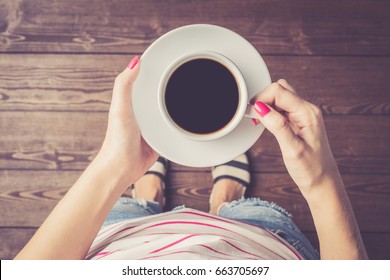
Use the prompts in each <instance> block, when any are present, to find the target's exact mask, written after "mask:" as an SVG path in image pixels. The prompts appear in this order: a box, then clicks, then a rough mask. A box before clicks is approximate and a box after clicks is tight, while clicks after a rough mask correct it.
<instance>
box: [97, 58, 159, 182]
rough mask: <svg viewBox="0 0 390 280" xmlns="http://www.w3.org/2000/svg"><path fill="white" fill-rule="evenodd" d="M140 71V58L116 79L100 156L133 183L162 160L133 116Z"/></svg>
mask: <svg viewBox="0 0 390 280" xmlns="http://www.w3.org/2000/svg"><path fill="white" fill-rule="evenodd" d="M139 70H140V61H139V59H138V57H137V56H136V57H134V58H133V59H132V60H131V61H130V63H129V65H128V66H127V68H126V69H125V70H124V71H123V72H121V73H120V74H119V75H118V76H117V77H116V79H115V84H114V89H113V94H112V101H111V106H110V112H109V117H108V128H107V132H106V137H105V139H104V142H103V145H102V148H101V150H100V152H99V154H98V156H97V157H99V158H100V159H101V160H103V161H105V162H106V163H107V164H110V165H112V166H115V167H116V168H115V169H116V170H118V172H124V173H122V174H127V175H128V178H127V180H128V183H129V184H132V183H134V182H135V181H136V180H138V179H139V178H140V177H141V176H142V175H144V174H145V172H146V171H147V170H148V169H149V168H150V167H151V166H152V165H153V163H154V162H155V161H156V160H157V157H158V154H157V153H156V152H155V151H154V150H153V149H152V148H151V147H150V146H149V145H148V144H147V143H146V142H145V140H144V139H143V138H142V136H141V133H140V130H139V128H138V124H137V122H136V120H135V116H134V113H133V106H132V88H133V83H134V82H135V80H136V79H137V76H138V73H139Z"/></svg>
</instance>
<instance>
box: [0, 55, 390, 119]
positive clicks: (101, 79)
mask: <svg viewBox="0 0 390 280" xmlns="http://www.w3.org/2000/svg"><path fill="white" fill-rule="evenodd" d="M264 59H265V62H266V63H267V65H268V67H269V70H270V73H271V76H272V77H273V80H274V81H276V80H277V79H279V78H285V79H287V80H288V81H289V82H290V83H291V84H292V85H293V86H294V87H295V88H296V90H297V92H298V93H299V94H300V95H302V97H303V98H305V99H307V100H309V101H311V102H313V103H315V104H317V105H318V106H320V107H321V108H322V111H323V113H324V114H330V115H338V114H348V115H389V114H390V99H389V97H388V96H389V94H390V92H389V87H388V86H387V85H386V83H385V82H384V81H386V80H387V77H388V73H389V72H390V58H374V57H369V58H367V57H361V58H350V57H284V56H276V57H275V56H265V57H264ZM128 60H129V56H128V55H66V56H63V55H31V54H27V55H9V54H7V55H1V60H0V111H5V110H24V111H26V110H28V111H31V110H40V111H42V110H45V111H49V110H55V111H88V112H90V111H108V109H109V105H110V102H111V90H112V86H113V81H114V78H115V76H116V75H117V73H119V72H120V71H121V70H122V69H123V68H124V67H125V66H126V62H128ZM374 81H375V82H374Z"/></svg>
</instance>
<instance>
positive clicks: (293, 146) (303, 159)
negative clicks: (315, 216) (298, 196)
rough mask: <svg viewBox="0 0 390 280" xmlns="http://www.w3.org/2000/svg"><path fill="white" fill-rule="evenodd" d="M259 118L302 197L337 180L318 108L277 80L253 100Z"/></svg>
mask: <svg viewBox="0 0 390 280" xmlns="http://www.w3.org/2000/svg"><path fill="white" fill-rule="evenodd" d="M253 102H254V104H255V109H256V111H257V113H258V115H259V116H260V117H259V120H260V121H261V123H263V124H264V126H265V127H266V128H267V129H268V130H269V131H270V132H271V133H272V134H273V135H274V136H275V137H276V139H277V141H278V143H279V146H280V149H281V151H282V156H283V160H284V163H285V165H286V167H287V170H288V173H289V174H290V176H291V177H292V179H293V180H294V182H295V183H296V184H297V185H298V187H299V188H300V190H301V192H302V194H303V195H304V196H305V197H306V196H307V195H309V194H310V193H311V192H312V191H313V190H315V189H316V187H317V188H319V187H320V186H322V185H324V183H325V182H334V183H339V182H340V180H341V177H340V173H339V171H338V168H337V165H336V162H335V160H334V157H333V155H332V152H331V150H330V146H329V142H328V138H327V135H326V131H325V126H324V122H323V119H322V114H321V110H320V109H319V108H318V107H317V106H315V105H313V104H311V103H309V102H307V101H305V100H303V99H302V98H300V97H299V96H298V95H297V93H296V92H295V90H294V89H293V88H292V87H291V86H290V85H289V84H288V83H287V82H286V81H285V80H279V81H278V82H277V83H273V84H272V85H270V86H269V87H267V88H266V89H265V90H264V91H263V92H261V93H260V94H259V95H257V96H256V97H255V98H254V100H253Z"/></svg>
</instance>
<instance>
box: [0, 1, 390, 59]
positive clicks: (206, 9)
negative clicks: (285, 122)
mask: <svg viewBox="0 0 390 280" xmlns="http://www.w3.org/2000/svg"><path fill="white" fill-rule="evenodd" d="M0 5H1V6H0V32H1V33H0V51H2V52H62V53H64V52H83V53H87V52H88V53H91V52H93V53H96V52H99V53H108V52H109V53H117V52H121V53H135V52H143V51H144V50H145V49H146V48H147V47H148V46H149V45H150V44H151V43H152V42H153V41H154V40H155V39H157V38H158V37H160V36H161V35H163V34H164V33H166V32H167V31H169V30H171V29H174V28H177V27H179V26H183V25H187V24H195V23H209V24H216V25H221V26H225V27H227V28H230V29H232V30H234V31H236V32H238V33H239V34H241V35H242V36H243V37H245V38H247V39H248V40H249V41H250V42H251V43H252V44H253V45H254V46H255V47H256V48H257V49H259V50H260V51H261V52H262V53H264V54H298V55H312V54H320V55H324V54H326V55H389V54H390V48H389V46H390V29H389V28H388V26H389V24H390V19H389V17H388V11H389V9H390V4H389V2H388V1H386V0H381V1H370V0H358V1H354V2H353V4H351V2H350V1H336V0H332V1H320V0H316V1H313V0H300V1H294V2H290V1H283V2H281V1H267V0H261V1H258V0H247V1H227V0H217V1H179V0H169V1H153V0H148V1H135V0H133V1H128V0H118V1H104V0H94V1H92V0H89V1H77V0H71V1H66V2H64V1H60V0H55V1H44V0H39V1H22V0H4V1H2V2H1V4H0Z"/></svg>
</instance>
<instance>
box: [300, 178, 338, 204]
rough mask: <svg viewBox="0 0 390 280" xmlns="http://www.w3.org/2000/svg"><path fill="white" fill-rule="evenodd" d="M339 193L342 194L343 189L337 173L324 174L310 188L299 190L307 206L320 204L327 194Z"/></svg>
mask: <svg viewBox="0 0 390 280" xmlns="http://www.w3.org/2000/svg"><path fill="white" fill-rule="evenodd" d="M340 191H343V192H344V191H345V187H344V183H343V180H342V178H341V176H340V173H339V172H337V173H333V172H332V173H329V174H326V175H324V176H323V177H322V178H321V179H320V180H318V181H317V182H315V183H314V184H313V185H312V186H311V187H310V188H306V189H305V190H301V192H302V195H303V196H304V198H305V199H306V201H307V202H308V203H309V204H310V202H314V203H321V202H323V200H324V199H325V198H326V197H327V196H328V195H329V194H331V193H332V194H336V193H340Z"/></svg>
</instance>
